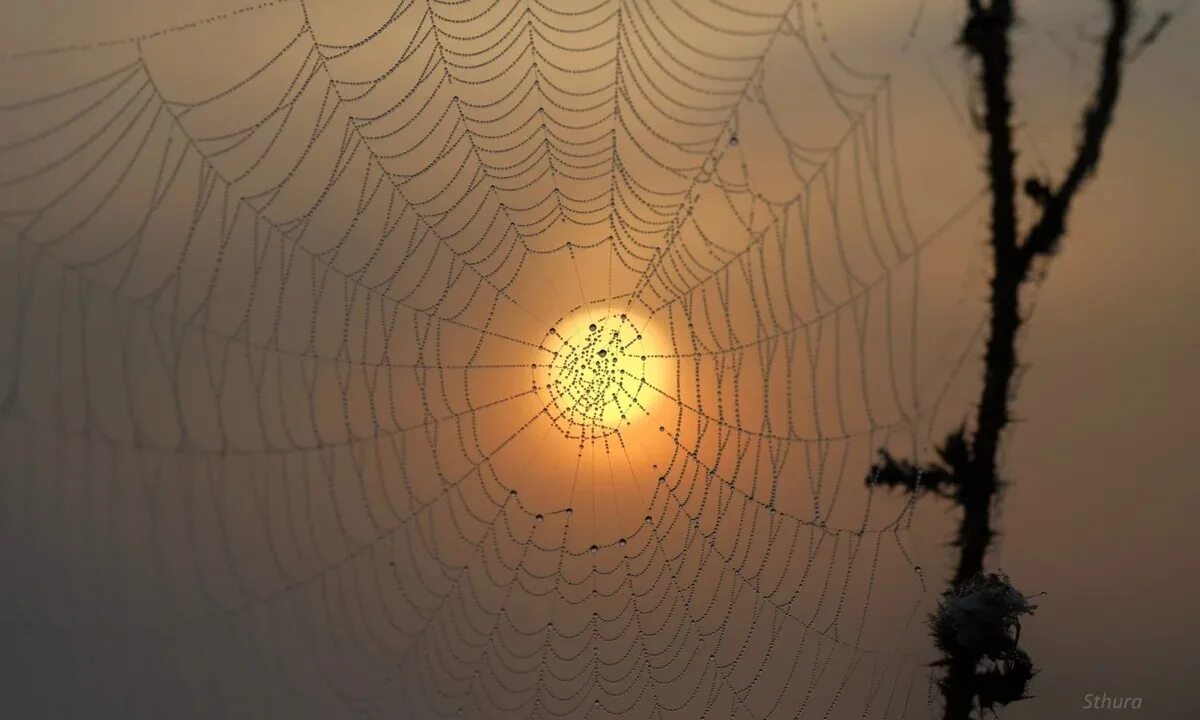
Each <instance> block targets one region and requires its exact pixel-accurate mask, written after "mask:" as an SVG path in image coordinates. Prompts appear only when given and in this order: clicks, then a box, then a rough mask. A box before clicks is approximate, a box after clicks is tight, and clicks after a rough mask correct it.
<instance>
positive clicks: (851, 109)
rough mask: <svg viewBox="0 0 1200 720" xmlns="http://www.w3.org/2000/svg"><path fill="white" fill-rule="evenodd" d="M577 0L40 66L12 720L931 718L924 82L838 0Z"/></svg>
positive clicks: (22, 223)
mask: <svg viewBox="0 0 1200 720" xmlns="http://www.w3.org/2000/svg"><path fill="white" fill-rule="evenodd" d="M554 5H555V4H551V3H542V2H540V1H539V0H528V1H526V0H516V1H510V2H503V3H500V4H497V5H492V4H490V3H483V2H428V3H426V2H421V1H417V0H414V1H413V2H404V3H402V4H401V5H400V6H398V7H391V6H389V7H384V6H383V5H382V4H380V3H374V4H370V5H369V6H367V5H363V6H361V7H357V8H356V10H355V12H354V13H351V14H349V15H350V16H349V17H348V16H347V13H346V11H345V9H344V8H341V9H339V5H338V4H337V3H319V2H316V0H303V2H302V1H301V0H292V1H290V2H289V1H286V0H284V1H281V2H268V3H261V4H259V5H256V6H253V7H252V8H246V9H244V10H241V11H236V12H229V13H226V14H223V15H212V16H208V17H206V18H204V19H203V20H202V21H197V22H188V23H183V24H181V25H179V26H176V27H172V28H168V29H165V30H163V31H158V32H150V33H146V34H143V35H137V36H130V37H127V38H120V39H115V40H108V41H102V42H95V43H90V44H82V45H75V46H69V47H63V48H50V49H48V50H46V51H35V52H26V53H15V54H10V55H7V56H5V57H4V59H3V63H4V67H5V70H6V75H8V76H9V79H8V80H6V82H7V83H8V85H7V86H6V87H5V90H4V92H5V97H4V102H3V105H2V107H0V123H2V124H0V133H2V134H0V141H2V142H0V187H2V188H3V190H2V192H0V213H2V219H3V226H4V227H3V234H2V237H3V238H4V240H3V244H2V245H0V247H3V252H4V259H3V263H2V265H0V267H2V268H3V273H4V276H5V277H4V278H3V282H2V283H0V287H3V288H4V290H3V292H4V293H5V298H4V300H3V301H2V303H0V307H2V308H3V309H4V315H3V320H2V321H0V322H2V323H3V332H4V335H3V337H4V338H5V346H4V350H5V353H4V355H3V360H2V363H0V402H2V403H3V404H2V412H3V415H2V423H3V424H2V435H0V438H2V443H3V444H2V446H0V447H2V448H3V450H2V452H3V463H4V468H3V478H4V479H3V492H4V501H3V510H2V513H3V515H2V517H3V520H2V524H0V528H2V529H3V533H4V537H5V541H4V545H3V547H4V551H3V563H4V571H5V572H4V575H5V577H6V578H7V579H8V582H7V583H6V584H7V585H8V588H9V589H8V590H6V595H7V596H8V597H7V598H6V602H5V603H4V604H3V606H2V607H3V610H4V623H5V627H6V628H8V630H6V632H9V631H11V632H9V634H10V637H13V638H15V639H14V640H13V641H12V642H11V643H10V648H9V650H8V653H9V657H8V658H6V665H10V666H11V667H8V668H6V673H7V676H8V678H9V680H10V681H11V682H12V685H11V686H10V690H8V691H6V695H7V696H9V697H11V698H12V702H11V703H9V702H8V701H5V702H6V704H9V705H10V706H11V707H16V708H18V709H19V710H21V712H20V713H18V714H24V715H28V716H34V715H41V716H45V715H46V713H48V712H49V713H50V714H62V715H82V716H87V717H97V716H106V715H111V716H114V717H132V716H146V717H193V716H194V717H225V716H238V715H254V716H285V717H299V716H314V717H336V716H350V715H355V714H368V715H372V716H390V717H422V718H423V717H443V716H458V715H462V716H467V717H543V718H544V717H609V716H615V715H622V716H627V717H647V718H660V717H661V718H667V717H677V718H701V717H714V718H715V717H738V718H743V717H744V718H778V717H796V716H809V715H812V716H821V717H864V718H900V717H914V716H924V715H925V714H926V713H927V712H928V703H929V697H930V696H929V692H928V688H929V685H928V671H927V669H926V668H925V667H924V666H923V663H924V659H923V658H922V656H921V655H920V652H921V648H922V647H923V645H922V643H923V642H924V640H923V637H922V635H923V630H922V628H921V623H920V622H919V620H920V612H921V608H922V607H923V604H924V603H926V602H927V600H928V593H929V591H930V589H929V588H927V587H926V585H925V581H924V579H923V577H922V573H921V569H920V567H919V566H918V565H917V564H916V561H915V559H914V558H915V556H914V554H913V552H912V551H911V549H910V547H909V542H908V535H909V529H910V526H911V522H912V507H911V505H909V504H906V503H903V502H897V501H896V500H895V499H889V498H884V497H882V496H876V495H872V494H871V493H869V492H868V490H867V488H866V487H865V485H864V483H863V478H864V476H865V473H866V468H867V467H868V466H869V464H870V462H871V460H872V459H873V454H874V452H875V450H876V449H877V448H878V447H880V446H881V445H882V444H885V443H887V442H889V441H892V440H895V439H900V440H904V439H905V438H908V439H909V440H910V441H911V442H912V443H913V444H914V449H916V448H915V446H916V445H917V444H919V443H920V442H923V441H924V435H925V430H923V429H922V428H923V427H924V426H925V425H924V424H925V423H931V422H932V420H931V419H930V414H931V413H932V412H933V410H934V409H935V408H936V407H937V405H938V402H937V400H939V399H940V398H941V397H942V395H941V394H939V393H938V392H937V390H938V387H937V386H932V385H928V384H925V383H923V382H921V381H919V380H918V377H917V374H918V365H919V363H918V359H917V357H916V355H917V351H918V347H919V343H920V342H922V338H921V337H920V332H919V331H920V328H921V325H920V324H919V323H918V313H917V293H918V288H919V281H920V280H921V275H922V265H921V262H920V259H921V256H922V253H923V251H924V250H925V248H926V247H927V246H928V245H929V244H930V243H932V242H934V241H935V240H936V239H937V238H938V237H939V236H940V235H941V233H942V230H944V229H945V228H944V227H943V228H942V229H939V230H936V231H934V232H930V233H925V234H923V235H920V234H918V233H916V232H915V231H914V230H913V229H912V227H911V223H910V222H909V220H908V218H907V214H906V211H905V206H904V200H903V195H902V193H901V184H900V172H901V169H900V167H899V165H898V160H897V153H896V147H895V138H894V137H893V135H894V133H893V130H892V115H891V103H892V100H891V84H890V80H889V78H888V77H887V76H886V75H871V74H867V73H863V72H860V71H858V70H856V69H854V68H852V67H850V66H849V65H848V64H847V63H845V62H843V60H842V59H841V58H840V57H839V56H838V55H837V54H836V52H835V51H834V47H835V46H834V44H833V43H832V41H831V39H830V38H829V37H827V35H826V33H825V30H824V29H823V28H824V26H823V24H822V22H821V8H820V7H819V6H818V5H817V4H815V3H811V2H804V3H803V4H801V3H787V2H774V3H767V2H764V3H762V4H761V5H757V6H754V7H753V8H752V9H745V8H740V7H738V6H737V5H736V4H733V3H725V2H721V1H719V0H706V1H705V2H700V3H691V2H688V3H684V2H681V1H679V0H675V1H663V2H659V1H657V0H604V1H602V2H597V3H594V4H593V5H591V6H584V5H583V4H570V5H564V6H563V7H555V6H554ZM63 58H73V59H74V60H76V61H78V60H79V59H80V58H86V61H78V62H71V63H63V62H62V60H63ZM81 68H86V70H83V69H81ZM965 212H966V208H961V209H959V210H958V211H956V212H954V213H953V214H952V216H951V219H950V221H948V223H949V222H952V221H953V220H955V219H957V218H958V217H961V216H962V215H964V214H965ZM572 323H574V324H572ZM601 353H603V354H601ZM951 374H953V373H951ZM944 380H946V378H945V377H941V378H937V379H936V381H937V382H939V383H940V382H942V381H944ZM914 638H916V640H915V641H914ZM18 657H20V658H22V660H21V662H19V663H18V662H17V661H16V660H15V658H18ZM48 708H49V710H48ZM26 711H27V712H26Z"/></svg>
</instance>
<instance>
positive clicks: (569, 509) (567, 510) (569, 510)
mask: <svg viewBox="0 0 1200 720" xmlns="http://www.w3.org/2000/svg"><path fill="white" fill-rule="evenodd" d="M564 512H566V513H567V514H568V515H570V514H571V513H573V512H575V511H574V510H572V509H571V508H567V509H566V510H565V511H564Z"/></svg>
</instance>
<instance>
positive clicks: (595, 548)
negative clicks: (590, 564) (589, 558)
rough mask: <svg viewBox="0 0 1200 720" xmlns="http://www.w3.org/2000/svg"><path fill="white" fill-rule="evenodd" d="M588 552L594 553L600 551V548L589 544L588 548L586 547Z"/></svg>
mask: <svg viewBox="0 0 1200 720" xmlns="http://www.w3.org/2000/svg"><path fill="white" fill-rule="evenodd" d="M588 552H590V553H591V554H593V555H595V554H596V553H598V552H600V548H598V547H596V546H595V545H593V546H591V547H590V548H588Z"/></svg>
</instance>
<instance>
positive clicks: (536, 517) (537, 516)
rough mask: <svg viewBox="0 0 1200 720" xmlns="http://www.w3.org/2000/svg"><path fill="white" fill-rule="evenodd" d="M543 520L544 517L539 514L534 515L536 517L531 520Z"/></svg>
mask: <svg viewBox="0 0 1200 720" xmlns="http://www.w3.org/2000/svg"><path fill="white" fill-rule="evenodd" d="M545 519H546V517H545V516H544V515H542V514H541V513H538V514H537V515H536V516H535V517H534V518H533V521H534V522H542V521H543V520H545Z"/></svg>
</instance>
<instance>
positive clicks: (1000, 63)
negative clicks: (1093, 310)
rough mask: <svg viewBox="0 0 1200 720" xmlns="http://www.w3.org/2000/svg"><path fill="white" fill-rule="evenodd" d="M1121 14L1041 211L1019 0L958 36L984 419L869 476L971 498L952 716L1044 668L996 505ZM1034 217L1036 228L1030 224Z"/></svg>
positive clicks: (960, 568) (1090, 168)
mask: <svg viewBox="0 0 1200 720" xmlns="http://www.w3.org/2000/svg"><path fill="white" fill-rule="evenodd" d="M1106 3H1107V5H1108V10H1109V16H1110V22H1109V27H1108V30H1107V32H1106V34H1105V36H1104V39H1103V47H1102V49H1101V57H1100V67H1099V82H1098V84H1097V87H1096V89H1095V91H1094V93H1093V95H1092V98H1091V100H1090V102H1089V103H1088V106H1087V107H1086V108H1085V110H1084V112H1083V118H1082V122H1081V133H1080V140H1079V143H1078V145H1077V147H1076V151H1075V156H1074V158H1073V159H1072V161H1071V162H1070V164H1069V166H1068V167H1067V169H1066V172H1065V174H1064V176H1063V177H1062V179H1061V180H1059V181H1057V182H1056V181H1054V180H1053V179H1051V178H1044V177H1029V178H1026V179H1025V180H1024V181H1023V182H1022V183H1021V184H1020V187H1021V189H1022V190H1023V192H1024V193H1025V195H1026V196H1027V197H1028V198H1029V199H1030V200H1031V201H1032V205H1033V208H1034V209H1033V217H1031V218H1029V219H1028V220H1027V222H1026V223H1021V222H1020V221H1019V218H1018V209H1017V192H1018V182H1017V169H1016V158H1017V152H1016V149H1015V147H1014V137H1013V128H1012V112H1013V101H1012V98H1011V95H1010V93H1009V79H1010V74H1011V70H1012V53H1011V46H1010V34H1011V31H1012V28H1013V26H1014V24H1015V22H1016V14H1015V10H1014V7H1013V5H1014V3H1013V2H1012V0H991V2H984V1H983V0H967V17H966V21H965V23H964V25H963V28H962V33H961V35H960V36H959V39H958V42H959V44H960V46H961V47H962V48H963V49H964V50H965V51H966V53H967V55H968V57H969V58H970V59H971V60H973V61H974V63H975V64H976V66H977V73H978V74H977V89H978V91H979V102H980V104H981V107H980V108H977V109H974V110H973V113H972V114H973V117H974V118H975V120H976V124H977V126H978V127H979V129H980V131H981V132H983V133H984V134H985V135H986V136H987V141H988V149H987V176H988V184H989V191H990V195H991V218H990V221H991V222H990V234H991V238H990V241H991V242H990V245H991V249H992V260H993V266H992V280H991V295H990V298H989V309H988V310H989V326H988V337H987V347H986V350H985V353H984V369H983V370H984V371H983V387H982V390H981V392H980V398H979V403H978V406H977V412H976V416H975V421H974V425H973V427H972V428H971V429H970V430H968V429H967V427H966V426H965V425H964V426H963V427H959V428H958V429H957V430H955V431H953V432H951V433H950V434H949V435H948V436H947V437H946V439H945V441H944V442H943V443H942V445H941V447H939V448H938V459H939V461H940V462H937V463H930V464H927V465H923V466H918V465H916V464H914V463H912V462H910V461H908V460H903V459H897V458H895V457H893V456H892V455H891V454H889V453H888V452H887V451H886V450H881V451H880V456H881V460H880V462H879V463H877V464H876V465H875V466H873V467H872V468H871V472H870V473H869V475H868V477H867V483H868V484H869V485H873V486H874V485H883V486H886V487H889V488H895V489H901V490H904V491H906V492H910V493H932V494H934V495H936V496H939V497H942V498H945V499H948V500H950V501H952V502H954V503H955V504H956V505H957V506H958V507H960V508H961V509H962V518H961V520H960V524H959V529H958V536H957V538H956V539H955V541H954V544H955V546H956V547H957V548H958V553H959V557H958V565H957V569H956V571H955V574H954V579H953V580H952V582H951V584H950V587H949V588H948V589H947V590H946V592H945V593H943V596H942V599H941V602H940V604H939V606H938V611H937V612H936V613H935V614H934V616H933V617H932V618H931V625H932V629H933V634H934V638H935V640H936V643H937V647H938V649H939V650H941V651H942V653H943V656H944V657H943V659H942V660H941V661H940V662H938V663H937V665H939V666H941V667H943V668H944V675H943V677H942V679H941V683H940V684H941V690H942V695H943V698H944V700H945V715H944V717H945V718H947V720H964V719H966V718H970V717H971V715H972V713H974V712H975V708H977V707H978V708H979V709H980V712H983V711H984V710H989V709H990V710H993V712H994V710H995V708H996V706H998V705H1006V704H1008V703H1011V702H1014V701H1016V700H1019V699H1022V698H1024V697H1027V696H1028V695H1027V693H1028V689H1029V683H1030V681H1031V680H1032V678H1033V676H1034V674H1035V672H1036V671H1035V669H1034V666H1033V662H1032V661H1031V660H1030V658H1029V656H1028V655H1027V654H1026V653H1025V652H1024V651H1023V650H1021V648H1020V647H1019V646H1018V640H1019V637H1020V616H1021V615H1024V614H1028V613H1030V612H1032V610H1033V606H1031V605H1029V603H1028V599H1027V598H1026V597H1025V596H1023V595H1022V594H1021V593H1019V592H1018V591H1017V590H1016V589H1015V588H1014V587H1013V586H1012V584H1010V583H1009V581H1008V579H1007V578H1006V577H1004V576H1003V575H999V574H986V575H985V574H984V572H983V570H984V568H983V560H984V556H985V554H986V552H987V550H988V547H989V545H990V544H991V542H992V539H993V537H994V531H993V529H992V525H991V517H992V509H993V505H994V504H995V503H996V501H997V494H998V492H999V490H1000V488H1001V487H1002V484H1003V483H1002V481H1001V479H1000V477H999V475H998V472H997V462H998V452H999V447H1000V440H1001V438H1002V435H1003V432H1004V429H1005V427H1006V426H1007V425H1008V422H1009V418H1010V404H1011V402H1012V394H1013V377H1014V374H1015V371H1016V368H1017V352H1016V341H1017V333H1018V330H1019V328H1020V326H1021V322H1022V319H1021V292H1022V290H1023V288H1024V287H1025V285H1026V284H1027V283H1028V282H1029V280H1030V277H1031V269H1032V268H1033V266H1034V264H1035V263H1036V262H1037V261H1038V260H1039V259H1040V258H1044V257H1048V256H1051V255H1053V254H1054V253H1055V252H1056V251H1057V249H1058V247H1059V242H1060V241H1061V239H1062V237H1063V235H1064V234H1065V232H1066V227H1067V216H1068V214H1069V212H1070V210H1071V205H1072V202H1073V201H1074V200H1075V197H1076V195H1077V194H1078V192H1079V189H1080V188H1081V187H1082V186H1083V184H1084V182H1085V181H1086V180H1087V179H1088V178H1089V177H1090V176H1091V175H1092V173H1094V172H1095V170H1096V167H1097V165H1098V163H1099V160H1100V152H1101V148H1102V145H1103V142H1104V138H1105V136H1106V134H1107V132H1108V129H1109V126H1110V125H1111V123H1112V118H1113V111H1114V108H1115V106H1116V102H1117V96H1118V92H1119V90H1120V87H1121V78H1122V71H1123V67H1124V63H1125V61H1126V52H1127V50H1126V42H1127V38H1128V35H1129V31H1130V24H1131V7H1130V6H1131V0H1106ZM1169 20H1170V17H1169V16H1161V17H1160V18H1158V20H1157V21H1156V23H1155V25H1154V26H1153V27H1152V28H1151V29H1150V31H1149V32H1148V33H1147V34H1146V35H1145V36H1144V37H1143V38H1142V40H1141V41H1140V43H1139V44H1138V45H1137V47H1136V48H1135V49H1134V52H1141V50H1142V49H1144V48H1145V46H1146V45H1147V44H1149V43H1151V42H1153V41H1154V39H1155V38H1157V37H1158V35H1159V33H1161V32H1162V29H1163V27H1164V26H1165V25H1166V24H1167V23H1168V22H1169ZM1022 226H1025V227H1027V228H1028V230H1026V231H1024V232H1023V233H1022V231H1021V230H1020V228H1021V227H1022Z"/></svg>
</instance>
